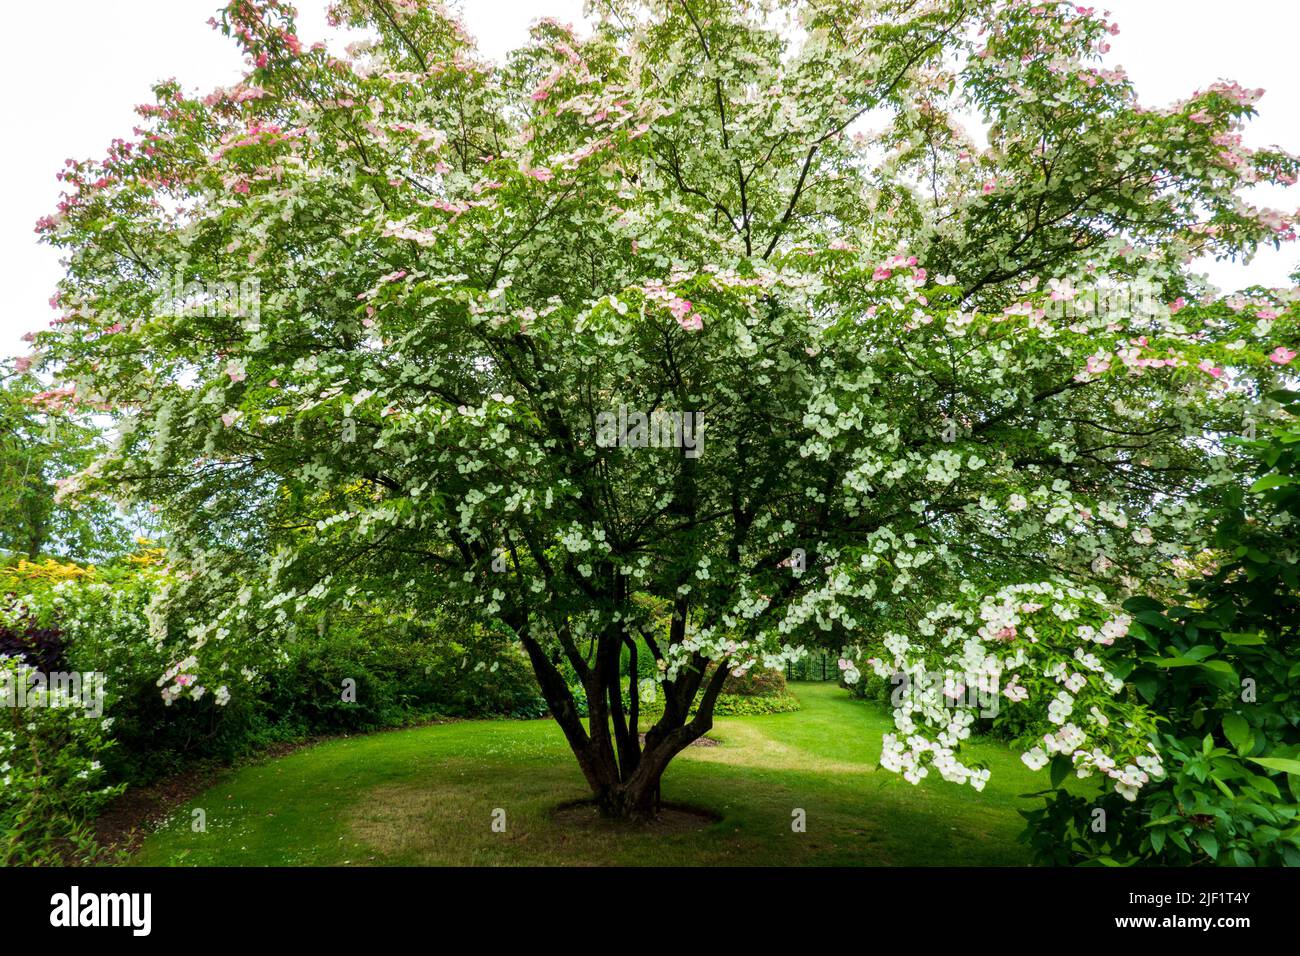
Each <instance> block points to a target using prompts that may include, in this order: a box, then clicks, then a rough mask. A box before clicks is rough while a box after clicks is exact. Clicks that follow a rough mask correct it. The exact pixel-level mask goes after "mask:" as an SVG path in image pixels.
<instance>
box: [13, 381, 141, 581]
mask: <svg viewBox="0 0 1300 956" xmlns="http://www.w3.org/2000/svg"><path fill="white" fill-rule="evenodd" d="M27 363H28V360H25V359H18V360H16V361H10V362H3V363H0V549H3V550H4V551H7V552H9V553H10V554H13V555H18V556H21V557H26V558H28V559H29V560H32V561H35V560H36V559H37V558H39V557H40V556H41V555H42V553H44V552H46V551H51V552H55V553H58V554H62V555H69V556H72V557H75V558H78V559H81V560H87V561H96V560H101V559H103V558H105V557H108V556H110V555H112V554H117V553H121V551H122V548H123V546H124V544H126V543H128V541H129V536H128V535H127V533H126V529H125V524H124V522H123V521H122V519H121V518H120V517H119V515H118V513H117V510H116V508H115V507H114V506H113V505H112V504H111V503H107V502H104V501H97V500H88V501H86V502H83V503H80V504H78V505H76V506H73V505H70V504H67V503H65V504H62V505H60V504H58V503H56V500H55V499H56V497H57V495H58V491H59V486H60V484H61V483H63V482H65V481H67V480H68V479H70V478H71V477H72V476H73V475H74V474H76V473H77V472H79V471H81V469H83V468H85V467H86V466H87V465H89V464H90V463H91V461H93V460H94V458H95V456H96V455H97V454H98V453H99V452H100V451H101V445H100V439H99V431H98V429H97V428H96V427H95V426H94V425H93V424H92V423H87V422H85V421H81V420H78V419H76V418H72V417H68V416H62V415H58V414H51V413H49V412H48V411H47V410H46V409H45V408H44V407H43V405H42V404H41V403H42V402H44V401H46V400H50V401H57V397H56V396H50V395H48V394H46V390H45V389H44V388H43V387H42V386H41V384H40V382H39V381H38V380H37V379H36V377H35V376H33V375H31V374H30V373H29V372H28V371H27ZM33 399H37V400H38V401H37V403H35V404H34V403H33Z"/></svg>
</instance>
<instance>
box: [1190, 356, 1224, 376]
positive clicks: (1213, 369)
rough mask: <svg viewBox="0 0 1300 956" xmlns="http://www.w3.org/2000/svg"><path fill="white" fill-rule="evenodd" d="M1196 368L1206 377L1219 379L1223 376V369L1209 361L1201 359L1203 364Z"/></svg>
mask: <svg viewBox="0 0 1300 956" xmlns="http://www.w3.org/2000/svg"><path fill="white" fill-rule="evenodd" d="M1196 367H1197V368H1199V369H1200V370H1201V371H1202V372H1204V373H1205V374H1206V375H1209V376H1212V377H1213V378H1218V377H1219V376H1220V375H1222V374H1223V369H1221V368H1219V367H1218V366H1216V365H1215V364H1214V363H1213V362H1211V361H1210V360H1209V359H1201V363H1200V364H1199V365H1197V366H1196Z"/></svg>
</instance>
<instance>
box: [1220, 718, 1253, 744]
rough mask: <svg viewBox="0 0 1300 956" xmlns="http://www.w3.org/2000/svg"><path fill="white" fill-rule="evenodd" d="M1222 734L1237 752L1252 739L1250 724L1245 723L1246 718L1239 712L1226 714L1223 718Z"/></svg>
mask: <svg viewBox="0 0 1300 956" xmlns="http://www.w3.org/2000/svg"><path fill="white" fill-rule="evenodd" d="M1223 735H1224V736H1225V737H1227V738H1228V742H1229V743H1231V744H1232V745H1233V746H1234V747H1236V748H1237V750H1238V752H1240V751H1243V750H1245V749H1246V747H1247V745H1248V744H1249V743H1250V742H1251V740H1252V739H1253V738H1252V735H1251V732H1250V724H1248V723H1246V718H1245V717H1242V716H1241V715H1240V714H1228V715H1227V716H1225V717H1224V718H1223Z"/></svg>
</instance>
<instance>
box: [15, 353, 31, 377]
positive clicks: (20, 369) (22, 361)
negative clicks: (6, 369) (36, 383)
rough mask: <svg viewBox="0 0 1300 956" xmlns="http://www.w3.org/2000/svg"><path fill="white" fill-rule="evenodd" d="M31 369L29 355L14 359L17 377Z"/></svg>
mask: <svg viewBox="0 0 1300 956" xmlns="http://www.w3.org/2000/svg"><path fill="white" fill-rule="evenodd" d="M31 367H32V357H31V356H30V355H20V356H19V357H18V358H16V359H14V371H15V372H17V373H18V374H19V375H22V374H23V373H25V372H26V371H27V370H28V369H29V368H31Z"/></svg>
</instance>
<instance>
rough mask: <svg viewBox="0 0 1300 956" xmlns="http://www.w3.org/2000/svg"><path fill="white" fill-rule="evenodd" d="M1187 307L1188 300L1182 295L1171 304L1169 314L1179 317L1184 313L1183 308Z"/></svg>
mask: <svg viewBox="0 0 1300 956" xmlns="http://www.w3.org/2000/svg"><path fill="white" fill-rule="evenodd" d="M1185 305H1187V300H1186V299H1184V298H1183V297H1182V296H1181V295H1180V296H1179V297H1178V298H1176V299H1174V301H1173V302H1170V303H1169V314H1170V315H1177V314H1178V313H1179V312H1181V311H1182V309H1183V306H1185Z"/></svg>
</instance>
